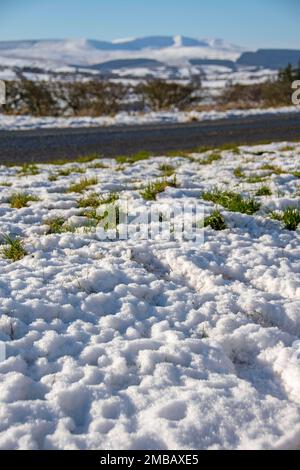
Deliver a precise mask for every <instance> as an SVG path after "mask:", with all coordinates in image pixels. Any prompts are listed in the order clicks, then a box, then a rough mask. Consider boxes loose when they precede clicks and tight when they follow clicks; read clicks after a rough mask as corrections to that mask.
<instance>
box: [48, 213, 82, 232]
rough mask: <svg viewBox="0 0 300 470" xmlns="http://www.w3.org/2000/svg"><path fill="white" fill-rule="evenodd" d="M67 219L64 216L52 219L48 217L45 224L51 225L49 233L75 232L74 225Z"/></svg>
mask: <svg viewBox="0 0 300 470" xmlns="http://www.w3.org/2000/svg"><path fill="white" fill-rule="evenodd" d="M65 222H66V221H65V219H64V218H63V217H54V218H52V219H48V220H46V221H45V224H46V225H48V226H49V230H48V232H47V234H48V235H50V234H53V233H58V234H60V233H66V232H74V230H75V229H74V227H72V226H71V225H68V224H66V223H65Z"/></svg>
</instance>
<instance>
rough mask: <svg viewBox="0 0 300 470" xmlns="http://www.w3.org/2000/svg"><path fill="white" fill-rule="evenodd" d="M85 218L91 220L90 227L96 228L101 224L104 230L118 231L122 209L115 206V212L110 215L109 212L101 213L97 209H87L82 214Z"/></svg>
mask: <svg viewBox="0 0 300 470" xmlns="http://www.w3.org/2000/svg"><path fill="white" fill-rule="evenodd" d="M81 215H83V216H84V217H87V218H88V219H90V222H91V223H90V227H96V226H97V225H98V224H101V225H102V227H103V228H104V230H109V229H112V230H113V229H116V228H117V226H118V225H119V223H120V209H119V207H118V206H114V211H111V212H110V214H109V212H108V210H104V212H102V213H99V212H98V211H97V208H96V207H93V208H92V209H87V210H84V211H83V212H82V214H81Z"/></svg>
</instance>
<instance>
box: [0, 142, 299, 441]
mask: <svg viewBox="0 0 300 470" xmlns="http://www.w3.org/2000/svg"><path fill="white" fill-rule="evenodd" d="M208 155H210V153H208V154H205V155H203V154H202V155H196V154H194V155H193V157H194V161H190V159H186V158H183V157H173V159H170V158H169V157H168V158H167V157H156V158H152V159H149V160H145V161H142V162H141V161H140V162H138V163H137V164H133V165H130V164H125V165H124V167H123V169H122V171H120V170H121V169H120V167H119V165H118V164H117V163H116V162H114V161H112V160H102V161H99V162H98V165H96V162H93V163H89V164H76V163H75V164H68V165H66V166H59V167H57V166H53V165H39V166H38V168H32V170H34V171H32V173H34V174H32V175H30V174H28V173H30V171H29V172H28V171H27V175H26V174H25V175H24V174H22V170H21V169H20V168H13V167H9V168H5V167H3V166H2V167H0V182H1V183H0V221H1V232H3V233H6V234H9V233H11V234H13V235H14V236H20V237H21V238H22V239H23V241H24V248H25V249H26V251H27V253H28V254H27V255H26V256H25V257H24V258H23V259H21V260H20V261H17V262H15V263H13V262H11V261H9V260H7V259H5V258H4V257H3V256H2V255H1V256H0V313H1V315H0V343H1V342H2V346H3V345H4V346H5V350H6V356H5V355H4V358H3V357H2V359H0V449H187V450H188V449H270V448H272V447H275V448H298V449H299V448H300V426H299V423H300V367H299V364H300V362H299V358H300V354H299V352H300V349H299V344H300V343H299V338H300V316H299V308H300V279H299V262H300V251H299V242H300V231H299V228H298V230H296V231H294V232H292V231H288V230H286V229H285V228H284V226H283V224H282V223H280V222H278V221H275V220H272V219H271V218H270V216H269V213H270V211H277V210H282V209H284V208H286V207H287V206H293V207H297V206H298V207H299V202H300V201H299V186H298V189H297V185H298V181H299V180H297V175H296V173H295V172H296V170H299V155H300V146H299V145H292V146H291V144H290V145H289V146H288V147H287V144H286V143H285V144H274V145H268V146H259V147H256V148H251V147H244V148H241V149H240V152H239V153H238V152H237V151H235V152H232V151H225V152H222V153H221V155H220V157H221V159H220V160H218V161H212V163H211V164H206V165H203V164H201V162H202V163H203V159H205V158H207V156H208ZM204 161H205V160H204ZM100 163H102V164H103V163H104V164H105V165H106V166H105V167H104V168H101V167H99V164H100ZM206 163H208V162H206ZM162 164H165V165H166V164H167V165H170V164H172V165H173V166H174V168H176V173H177V182H178V187H177V188H167V190H166V191H165V192H163V193H161V194H160V195H159V196H158V198H157V202H158V203H159V205H160V210H164V209H163V207H165V208H166V207H169V208H174V205H177V204H183V203H185V204H196V202H198V203H200V204H203V205H204V207H205V211H206V214H207V215H208V214H210V213H211V212H212V211H213V210H214V209H215V205H214V203H212V202H208V201H206V202H205V201H203V199H201V196H202V193H203V191H207V190H211V189H212V188H214V187H215V186H216V185H218V187H222V188H228V189H230V190H234V191H235V192H238V193H241V194H243V195H244V196H248V195H251V196H253V197H255V198H256V201H257V202H259V203H260V204H261V208H260V210H259V212H257V213H256V214H254V215H246V214H240V213H237V212H229V211H227V210H225V209H224V208H221V211H222V214H223V216H224V218H225V221H226V224H227V229H225V230H223V231H215V230H213V229H212V228H210V227H207V228H206V229H201V228H200V229H199V230H200V232H201V233H203V235H204V241H203V243H201V242H199V243H189V242H187V241H186V240H182V239H181V238H179V239H178V240H173V241H172V240H168V239H166V238H164V237H162V235H163V233H159V232H158V231H157V232H156V233H157V237H155V239H153V240H148V239H147V240H141V239H139V237H138V235H140V237H141V235H142V233H141V232H137V233H136V237H137V238H136V237H135V236H134V234H133V236H132V238H130V239H129V240H117V239H112V240H103V239H102V238H101V237H99V231H98V230H96V229H93V228H92V226H91V225H87V223H88V222H89V220H88V219H87V218H86V217H83V216H82V215H81V212H82V210H83V209H81V208H80V207H78V200H79V199H81V198H82V197H83V196H84V197H86V196H87V195H88V194H91V193H93V192H97V193H98V194H102V195H105V196H107V194H108V193H109V192H111V191H114V192H118V193H119V195H120V198H123V197H124V198H126V199H128V204H129V207H131V210H132V213H136V215H138V214H147V213H149V212H147V211H150V205H149V202H146V201H144V200H143V199H142V197H141V195H140V190H141V188H142V187H143V186H144V185H145V182H146V181H147V180H149V181H154V180H156V179H157V178H158V177H159V176H160V175H161V166H160V165H162ZM263 165H269V168H270V170H267V169H264V168H265V167H263V168H262V166H263ZM240 167H241V168H242V171H243V172H244V174H245V177H244V178H240V177H238V175H237V174H236V170H238V169H240ZM272 167H274V168H275V169H278V168H281V170H282V173H281V174H278V173H280V172H278V171H275V172H273V171H272V170H271V168H272ZM20 170H21V171H20ZM29 170H30V168H29ZM80 172H81V173H80ZM82 172H86V173H85V175H83V174H82ZM36 173H37V174H36ZM49 176H51V178H50V179H49ZM83 176H86V177H87V178H90V177H93V178H95V177H96V178H97V180H98V182H97V184H96V185H94V186H93V187H91V188H90V190H89V191H88V192H87V193H85V195H83V194H81V195H80V194H77V193H75V192H66V188H69V187H70V185H71V184H72V183H74V182H78V181H79V180H80V179H81V178H82V177H83ZM251 178H252V180H251ZM253 179H254V181H253ZM256 179H258V180H260V179H261V180H263V181H264V183H263V184H264V185H267V186H268V187H269V188H270V192H271V194H270V195H269V196H255V194H256V193H257V191H258V190H259V189H261V185H262V183H261V182H255V181H256ZM9 185H11V186H9ZM15 191H19V192H26V193H28V194H31V195H33V196H36V197H37V198H38V200H36V201H33V202H30V203H29V204H28V206H27V207H23V208H21V209H16V208H12V207H11V205H10V204H9V198H10V196H11V195H12V193H13V192H15ZM53 218H63V219H64V220H66V221H67V224H68V225H69V227H71V226H73V227H74V230H75V227H77V229H76V230H75V231H74V233H72V231H71V232H68V231H67V230H68V227H65V232H64V233H52V234H50V233H49V226H48V225H47V221H49V219H53ZM164 220H165V219H164ZM186 222H187V219H185V223H186ZM199 222H200V220H199ZM154 224H155V223H154ZM155 227H156V228H157V224H156V225H154V226H153V228H155ZM146 228H147V227H146ZM147 229H148V228H147ZM54 231H55V230H54ZM144 233H145V232H144ZM164 233H165V232H164ZM181 236H182V233H181ZM2 248H3V247H0V251H2ZM2 351H3V348H2ZM0 357H1V356H0ZM5 357H6V359H5Z"/></svg>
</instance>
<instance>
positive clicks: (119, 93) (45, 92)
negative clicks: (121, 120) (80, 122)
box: [4, 79, 127, 116]
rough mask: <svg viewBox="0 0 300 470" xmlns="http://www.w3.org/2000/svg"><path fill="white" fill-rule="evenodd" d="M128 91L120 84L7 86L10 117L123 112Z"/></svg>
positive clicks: (26, 82)
mask: <svg viewBox="0 0 300 470" xmlns="http://www.w3.org/2000/svg"><path fill="white" fill-rule="evenodd" d="M126 93H127V88H126V87H125V86H124V85H122V84H118V83H111V82H109V81H100V80H92V81H88V82H74V83H62V82H55V83H54V82H41V81H40V82H33V81H31V80H25V79H21V80H19V81H11V82H8V84H7V103H6V105H5V106H4V111H5V112H6V113H7V114H20V115H24V114H30V115H32V116H59V115H66V116H70V115H73V116H81V115H88V116H100V115H113V114H115V113H117V112H119V111H120V109H121V103H122V100H123V99H124V97H125V95H126Z"/></svg>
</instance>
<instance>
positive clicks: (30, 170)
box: [17, 163, 40, 176]
mask: <svg viewBox="0 0 300 470" xmlns="http://www.w3.org/2000/svg"><path fill="white" fill-rule="evenodd" d="M39 172H40V171H39V169H38V167H37V165H33V164H31V163H24V165H22V167H21V168H20V169H19V170H18V172H17V174H18V175H20V176H31V175H32V176H34V175H38V174H39Z"/></svg>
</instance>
